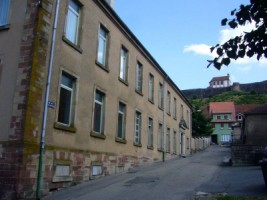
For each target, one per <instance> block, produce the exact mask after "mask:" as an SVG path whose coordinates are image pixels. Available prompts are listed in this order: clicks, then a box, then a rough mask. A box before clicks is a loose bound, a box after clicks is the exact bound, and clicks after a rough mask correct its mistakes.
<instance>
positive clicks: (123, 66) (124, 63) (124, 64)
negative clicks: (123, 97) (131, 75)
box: [120, 47, 128, 82]
mask: <svg viewBox="0 0 267 200" xmlns="http://www.w3.org/2000/svg"><path fill="white" fill-rule="evenodd" d="M127 68H128V50H127V49H126V48H124V47H122V48H121V60H120V79H121V80H123V81H125V82H127V73H128V72H127V71H128V69H127Z"/></svg>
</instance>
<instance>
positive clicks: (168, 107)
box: [167, 91, 171, 114]
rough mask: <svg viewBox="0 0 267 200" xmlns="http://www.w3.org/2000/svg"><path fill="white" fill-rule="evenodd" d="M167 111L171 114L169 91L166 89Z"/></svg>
mask: <svg viewBox="0 0 267 200" xmlns="http://www.w3.org/2000/svg"><path fill="white" fill-rule="evenodd" d="M167 113H168V114H171V93H170V92H169V91H167Z"/></svg>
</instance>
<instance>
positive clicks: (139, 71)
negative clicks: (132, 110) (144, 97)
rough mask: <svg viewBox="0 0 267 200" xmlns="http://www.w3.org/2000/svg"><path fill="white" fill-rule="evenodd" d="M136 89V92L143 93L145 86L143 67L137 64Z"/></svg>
mask: <svg viewBox="0 0 267 200" xmlns="http://www.w3.org/2000/svg"><path fill="white" fill-rule="evenodd" d="M135 79H136V80H135V89H136V91H138V92H140V93H142V86H143V65H142V64H141V63H139V62H137V65H136V78H135Z"/></svg>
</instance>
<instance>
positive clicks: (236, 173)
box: [43, 146, 267, 200]
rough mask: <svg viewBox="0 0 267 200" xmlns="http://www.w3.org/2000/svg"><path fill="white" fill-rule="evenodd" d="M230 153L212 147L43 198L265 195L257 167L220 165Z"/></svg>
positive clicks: (173, 199) (170, 199) (157, 199)
mask: <svg viewBox="0 0 267 200" xmlns="http://www.w3.org/2000/svg"><path fill="white" fill-rule="evenodd" d="M229 156H230V149H229V148H227V147H220V146H212V147H210V148H209V149H207V150H205V151H202V152H199V153H197V154H194V155H193V156H189V157H186V158H179V159H174V160H170V161H166V162H158V163H154V164H151V165H147V166H142V167H139V168H136V169H135V170H132V171H131V172H128V173H123V174H115V175H110V176H107V177H103V178H100V179H97V180H93V181H89V182H86V183H83V184H79V185H77V186H74V187H71V188H67V189H63V190H60V191H57V192H53V193H52V194H50V195H49V196H47V197H45V198H43V199H44V200H61V199H62V200H63V199H64V200H74V199H75V200H90V199H97V200H106V199H108V200H137V199H138V200H143V199H145V200H147V199H153V200H164V199H167V200H187V199H188V200H191V199H202V196H206V195H208V194H210V193H212V194H218V193H220V194H221V193H224V194H227V195H230V196H251V197H252V196H266V197H267V190H266V189H265V185H264V180H263V177H262V173H261V170H260V167H257V166H256V167H229V166H222V162H223V160H224V158H225V157H229ZM197 194H198V195H197Z"/></svg>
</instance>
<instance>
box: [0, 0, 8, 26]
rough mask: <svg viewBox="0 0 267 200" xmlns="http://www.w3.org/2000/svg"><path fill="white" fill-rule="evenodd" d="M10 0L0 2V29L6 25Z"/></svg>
mask: <svg viewBox="0 0 267 200" xmlns="http://www.w3.org/2000/svg"><path fill="white" fill-rule="evenodd" d="M9 8H10V0H1V1H0V27H2V26H6V25H8V19H9Z"/></svg>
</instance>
